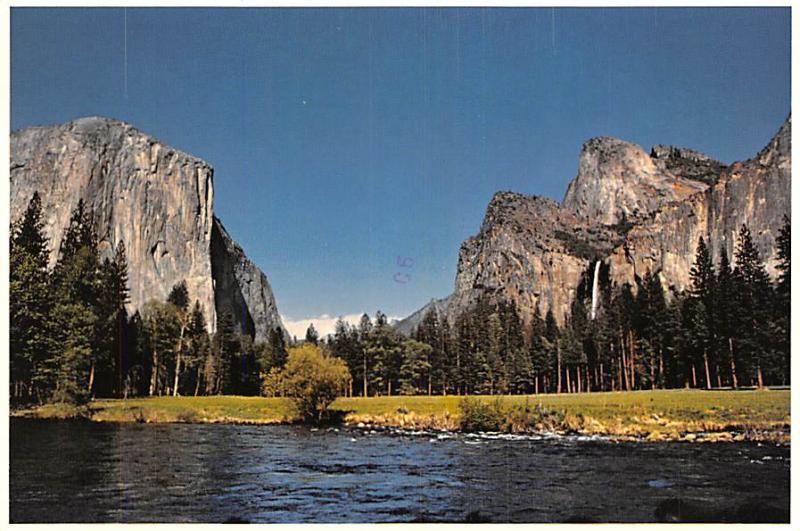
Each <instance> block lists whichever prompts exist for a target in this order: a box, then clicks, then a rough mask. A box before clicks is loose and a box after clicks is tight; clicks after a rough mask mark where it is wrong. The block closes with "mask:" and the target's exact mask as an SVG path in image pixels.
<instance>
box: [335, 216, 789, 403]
mask: <svg viewBox="0 0 800 531" xmlns="http://www.w3.org/2000/svg"><path fill="white" fill-rule="evenodd" d="M790 230H791V226H790V223H789V220H788V219H785V222H784V225H783V227H782V229H781V231H780V234H779V236H778V238H777V245H778V266H777V268H778V272H779V274H778V278H777V279H776V282H775V283H773V282H771V280H770V277H769V275H768V274H767V272H766V269H765V266H764V264H763V262H762V260H761V257H760V256H759V253H758V250H757V248H756V246H755V244H754V242H753V239H752V235H751V234H750V231H749V230H748V228H747V227H746V226H742V227H741V229H740V231H739V234H738V237H737V242H736V246H735V251H734V257H733V264H732V263H731V260H730V259H729V257H728V255H727V254H726V253H725V251H724V249H723V250H721V251H720V254H719V257H718V260H717V261H716V263H715V262H714V260H713V259H712V256H711V255H710V251H709V248H708V246H707V245H706V242H705V240H704V239H702V238H701V239H700V242H699V244H698V247H697V252H696V257H695V260H694V264H693V266H692V267H691V269H690V271H689V272H688V275H689V278H690V287H689V288H688V289H687V290H685V291H683V292H679V291H677V290H675V289H674V288H669V289H668V290H665V289H664V287H663V286H662V282H661V280H660V278H659V274H658V272H650V273H648V274H646V275H645V276H644V278H637V279H636V285H635V286H632V285H630V284H627V283H626V284H624V285H622V286H618V287H617V286H612V285H611V283H610V282H609V279H608V269H607V267H599V268H598V270H599V273H600V274H599V279H598V283H597V284H598V291H599V293H598V294H597V298H598V301H597V302H598V304H597V305H598V307H597V308H596V312H595V314H594V315H592V311H591V305H592V295H593V294H592V290H593V285H594V278H593V274H594V273H593V272H594V268H591V269H590V270H588V271H587V274H586V275H584V280H583V281H582V282H581V284H580V285H579V286H578V289H577V296H576V298H575V301H574V302H573V304H572V305H571V311H570V313H569V315H568V316H567V318H566V319H565V322H564V323H563V324H562V326H558V324H557V322H556V319H555V317H554V315H553V313H552V311H548V312H547V313H546V314H545V315H544V316H543V317H542V316H541V313H540V312H539V311H537V312H536V314H535V315H534V317H533V319H532V320H531V322H530V323H524V322H523V321H522V319H521V318H520V316H519V313H518V311H517V308H516V307H515V305H514V303H513V302H509V301H504V300H492V299H491V298H490V297H487V296H482V297H480V298H479V299H478V300H477V302H476V303H475V304H474V305H473V306H472V307H471V308H469V309H468V310H467V311H465V312H463V313H461V314H460V315H459V316H458V317H457V318H456V319H455V321H454V323H453V325H452V326H451V324H450V322H449V321H448V320H447V319H444V318H440V317H439V315H438V314H437V313H436V312H435V311H433V310H430V311H429V312H428V313H427V314H426V315H425V316H424V318H423V320H422V322H421V323H420V325H419V326H418V328H417V329H416V331H415V333H414V337H413V339H409V338H405V337H402V336H400V335H399V334H397V333H396V332H395V331H394V330H393V329H392V327H391V326H389V325H388V324H387V323H386V320H385V317H384V316H383V315H382V314H380V313H379V314H378V316H377V318H376V322H375V323H374V324H373V323H372V322H371V321H370V320H369V317H367V316H366V315H365V316H363V317H362V320H361V323H360V324H359V325H358V326H351V325H348V324H347V323H344V322H342V321H341V320H340V321H339V322H338V323H337V325H336V333H335V334H334V336H333V337H332V338H331V340H330V342H329V343H330V350H331V352H332V353H333V355H335V356H338V357H340V358H342V359H343V360H345V362H346V363H347V365H348V368H349V369H350V372H351V374H352V375H353V382H352V384H351V391H350V393H351V394H358V395H362V396H371V395H376V394H380V395H390V394H459V395H467V394H506V393H511V394H528V393H562V392H566V393H574V392H592V391H620V390H635V389H656V388H659V389H664V388H677V387H693V388H712V387H732V388H738V387H742V386H757V387H761V386H765V385H788V384H789V383H790V381H789V380H790V350H789V332H790V320H789V313H790V293H791V288H790V276H791V272H790V263H791V236H790ZM593 265H594V264H593Z"/></svg>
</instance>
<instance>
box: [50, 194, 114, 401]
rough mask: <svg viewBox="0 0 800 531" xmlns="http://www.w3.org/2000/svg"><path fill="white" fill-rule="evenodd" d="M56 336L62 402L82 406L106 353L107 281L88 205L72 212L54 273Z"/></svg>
mask: <svg viewBox="0 0 800 531" xmlns="http://www.w3.org/2000/svg"><path fill="white" fill-rule="evenodd" d="M53 283H54V289H53V295H54V297H55V306H54V309H53V323H54V327H55V330H56V331H57V332H56V334H54V335H55V336H56V337H55V339H56V341H57V343H58V344H59V345H61V346H62V348H61V349H60V352H59V353H58V354H56V356H54V357H53V358H52V365H53V366H54V367H55V369H53V370H52V372H55V373H56V374H57V377H56V379H57V381H56V394H55V398H56V400H58V401H65V402H78V403H79V402H83V401H85V400H88V398H89V397H90V396H91V393H92V391H93V388H94V375H95V367H96V365H97V363H98V361H99V360H100V358H101V356H102V352H103V348H104V347H105V346H106V345H105V344H104V342H103V341H102V340H103V332H104V330H105V328H104V327H105V324H106V323H105V321H104V320H102V319H100V318H99V317H100V316H99V315H98V313H99V311H100V310H101V304H100V295H101V289H102V278H101V275H100V260H99V256H98V251H97V238H96V236H95V233H94V228H93V222H92V215H91V212H89V211H88V210H87V209H86V208H85V205H84V203H83V200H80V201H78V206H77V207H76V209H75V211H74V212H73V213H72V216H71V218H70V223H69V227H68V229H67V232H66V234H65V235H64V239H63V241H62V242H61V248H60V254H59V259H58V262H57V263H56V266H55V268H54V270H53Z"/></svg>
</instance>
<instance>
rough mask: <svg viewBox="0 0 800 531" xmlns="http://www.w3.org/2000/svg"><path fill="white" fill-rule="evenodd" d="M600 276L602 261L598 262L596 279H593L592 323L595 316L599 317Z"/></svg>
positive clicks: (595, 272) (595, 270) (595, 265)
mask: <svg viewBox="0 0 800 531" xmlns="http://www.w3.org/2000/svg"><path fill="white" fill-rule="evenodd" d="M599 276H600V260H598V261H597V262H596V263H595V264H594V279H592V321H594V318H595V316H596V315H597V299H598V293H597V283H598V277H599Z"/></svg>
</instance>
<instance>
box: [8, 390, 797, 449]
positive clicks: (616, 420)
mask: <svg viewBox="0 0 800 531" xmlns="http://www.w3.org/2000/svg"><path fill="white" fill-rule="evenodd" d="M475 398H477V399H478V400H479V401H483V402H486V403H493V402H494V401H496V400H497V398H498V397H489V396H481V397H475ZM501 400H502V403H503V404H504V405H505V406H507V407H513V406H517V407H518V408H521V409H525V406H528V408H531V409H534V408H536V406H540V408H544V410H545V411H555V412H558V414H559V419H560V421H559V423H558V426H557V428H555V429H554V430H548V431H556V432H561V433H577V434H583V435H602V436H607V437H611V438H614V439H618V440H650V441H666V440H685V441H697V442H701V441H744V440H749V441H774V442H782V443H788V442H789V441H790V402H791V399H790V391H789V390H787V389H781V390H759V391H755V390H753V391H750V390H748V391H725V390H720V391H701V390H684V389H681V390H656V391H632V392H614V393H579V394H562V395H535V396H530V395H529V396H505V397H502V398H501ZM460 401H461V397H458V396H445V397H442V396H430V397H429V396H393V397H370V398H340V399H338V400H337V401H336V402H334V404H333V406H332V407H331V410H333V411H334V412H336V413H337V415H339V416H340V417H341V418H342V419H343V422H344V423H345V424H346V425H349V426H354V427H363V428H372V429H374V428H402V429H408V430H442V431H445V430H446V431H458V430H459V427H460V410H459V402H460ZM12 416H16V417H30V418H49V419H66V418H76V417H82V418H86V419H89V420H92V421H95V422H143V423H172V422H185V423H231V424H234V423H236V424H288V423H293V422H296V421H297V418H296V414H295V411H294V407H293V405H292V402H291V401H290V400H289V399H286V398H261V397H242V396H210V397H152V398H135V399H128V400H106V399H103V400H95V401H92V402H91V403H89V405H88V406H85V407H83V408H80V409H76V408H73V407H70V406H64V405H46V406H41V407H38V408H33V409H22V410H16V411H13V412H12ZM507 424H508V426H509V428H508V429H509V430H510V431H513V432H522V431H530V430H532V429H534V428H532V427H531V426H529V425H527V424H526V425H525V426H520V425H515V424H514V423H513V422H509V423H507ZM515 426H516V427H515Z"/></svg>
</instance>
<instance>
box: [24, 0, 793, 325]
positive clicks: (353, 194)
mask: <svg viewBox="0 0 800 531" xmlns="http://www.w3.org/2000/svg"><path fill="white" fill-rule="evenodd" d="M126 28H127V31H126ZM11 54H12V64H11V124H12V129H17V128H20V127H25V126H29V125H41V124H49V123H56V122H63V121H68V120H70V119H73V118H76V117H79V116H86V115H104V116H111V117H115V118H119V119H122V120H125V121H127V122H130V123H132V124H133V125H135V126H136V127H138V128H140V129H142V130H144V131H146V132H148V133H150V134H152V135H154V136H156V137H157V138H159V139H161V140H163V141H165V142H167V143H169V144H171V145H173V146H175V147H177V148H180V149H182V150H184V151H187V152H189V153H192V154H193V155H196V156H198V157H200V158H203V159H204V160H207V161H208V162H210V163H211V164H212V165H213V166H214V168H215V184H216V189H215V192H216V197H215V210H216V212H217V214H218V215H219V216H220V217H221V218H222V219H223V221H224V222H225V225H226V226H227V228H228V230H229V231H230V232H231V234H232V235H233V236H234V237H235V238H236V239H237V240H238V241H239V242H240V243H241V244H242V246H243V247H244V249H245V250H246V252H247V253H248V255H249V256H250V257H251V259H253V260H254V261H255V262H256V263H257V264H258V265H259V266H260V267H261V268H262V269H263V270H264V271H265V272H266V273H267V276H268V277H269V279H270V282H271V283H272V286H273V288H274V291H275V294H276V297H277V300H278V306H279V308H280V310H281V313H282V314H283V315H285V316H288V317H289V318H291V319H301V318H308V317H312V316H318V315H322V314H328V315H339V314H356V313H360V312H363V311H368V312H370V313H373V312H374V311H375V310H376V309H382V310H383V311H384V312H386V313H388V314H390V315H400V316H402V315H406V314H408V313H410V312H412V311H414V310H415V309H417V308H418V307H419V306H421V305H422V304H424V303H425V302H427V301H428V300H429V299H430V298H431V297H442V296H445V295H447V294H448V293H450V291H451V289H452V285H453V279H454V277H455V272H456V265H457V260H458V249H459V246H460V244H461V242H462V241H463V240H464V239H465V238H467V237H468V236H470V235H472V234H474V233H476V232H477V230H478V228H479V226H480V223H481V220H482V218H483V213H484V210H485V207H486V204H487V203H488V201H489V199H490V198H491V196H492V194H493V193H494V192H495V191H497V190H514V191H518V192H522V193H527V194H539V195H545V196H549V197H552V198H554V199H557V200H560V199H561V198H562V196H563V193H564V191H565V189H566V185H567V183H568V182H569V180H570V179H571V178H572V177H573V176H574V175H575V172H576V170H577V163H578V154H579V152H580V146H581V144H582V143H583V142H584V141H586V140H587V139H589V138H591V137H593V136H599V135H610V136H616V137H619V138H623V139H626V140H630V141H633V142H637V143H639V144H642V145H643V146H645V148H646V149H649V147H650V146H651V145H652V144H654V143H668V144H675V145H680V146H686V147H692V148H695V149H698V150H700V151H704V152H706V153H708V154H710V155H712V156H714V157H716V158H719V159H721V160H723V161H726V162H730V161H733V160H737V159H742V158H746V157H749V156H751V155H753V154H755V153H756V152H757V151H758V150H759V149H761V147H763V145H764V144H766V142H767V141H768V140H769V138H770V137H771V136H772V135H773V134H774V133H775V132H776V131H777V129H778V127H779V126H780V124H781V123H782V122H783V120H784V119H785V118H786V116H787V114H788V113H789V111H790V93H791V90H790V11H789V9H786V8H780V9H774V8H773V9H740V8H737V9H675V8H657V9H653V8H650V9H555V10H552V9H549V8H542V9H327V10H326V9H217V10H208V9H127V14H125V13H124V12H123V9H121V8H113V9H111V8H109V9H32V8H15V9H12V17H11ZM126 81H127V82H126ZM399 256H400V257H408V258H410V259H412V260H413V266H411V267H407V268H400V267H398V265H397V259H398V257H399ZM398 271H401V272H405V273H408V274H410V277H400V278H401V279H403V280H405V279H408V281H407V282H406V283H398V282H396V281H395V279H394V275H395V273H397V272H398Z"/></svg>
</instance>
